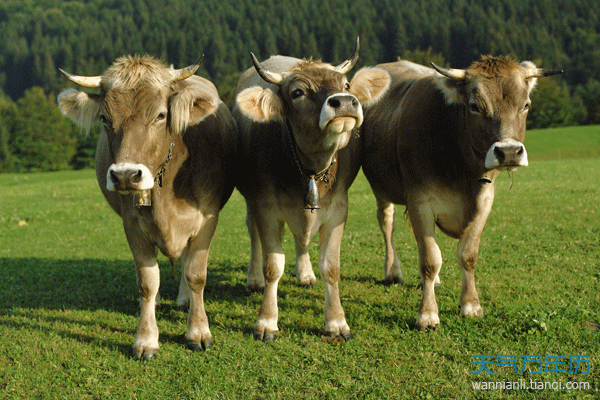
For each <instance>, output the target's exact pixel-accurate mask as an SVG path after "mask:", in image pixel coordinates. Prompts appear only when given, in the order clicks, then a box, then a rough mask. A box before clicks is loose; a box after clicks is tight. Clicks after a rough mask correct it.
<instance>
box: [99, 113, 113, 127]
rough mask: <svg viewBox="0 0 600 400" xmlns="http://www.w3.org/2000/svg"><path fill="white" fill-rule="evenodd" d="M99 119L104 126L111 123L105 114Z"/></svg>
mask: <svg viewBox="0 0 600 400" xmlns="http://www.w3.org/2000/svg"><path fill="white" fill-rule="evenodd" d="M98 118H99V119H100V122H102V123H103V124H104V125H108V124H109V123H110V121H109V120H108V118H107V117H106V115H104V114H100V116H99V117H98Z"/></svg>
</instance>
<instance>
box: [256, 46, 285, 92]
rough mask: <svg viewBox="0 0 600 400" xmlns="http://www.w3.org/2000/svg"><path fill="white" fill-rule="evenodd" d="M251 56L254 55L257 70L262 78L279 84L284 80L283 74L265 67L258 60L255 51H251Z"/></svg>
mask: <svg viewBox="0 0 600 400" xmlns="http://www.w3.org/2000/svg"><path fill="white" fill-rule="evenodd" d="M250 57H252V63H253V64H254V68H255V69H256V72H258V74H259V75H260V77H261V78H263V79H264V80H265V81H267V82H269V83H272V84H274V85H279V84H280V83H281V81H282V80H283V76H281V74H278V73H276V72H271V71H268V70H267V69H265V67H263V66H262V65H261V64H260V62H258V60H257V59H256V56H255V55H254V53H252V52H251V53H250Z"/></svg>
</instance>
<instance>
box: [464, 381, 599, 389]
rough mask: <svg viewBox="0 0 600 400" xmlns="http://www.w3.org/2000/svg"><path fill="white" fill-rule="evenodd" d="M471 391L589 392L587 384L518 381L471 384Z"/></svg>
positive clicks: (589, 387) (588, 384)
mask: <svg viewBox="0 0 600 400" xmlns="http://www.w3.org/2000/svg"><path fill="white" fill-rule="evenodd" d="M471 386H472V387H473V390H590V389H591V388H592V387H591V385H590V383H589V382H560V381H558V382H547V381H546V382H545V381H534V380H526V379H519V380H517V381H495V382H494V381H483V382H471Z"/></svg>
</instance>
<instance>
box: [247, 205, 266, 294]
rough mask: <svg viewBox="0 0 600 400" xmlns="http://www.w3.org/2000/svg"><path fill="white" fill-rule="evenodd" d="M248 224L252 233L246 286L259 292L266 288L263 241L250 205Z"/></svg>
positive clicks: (249, 231)
mask: <svg viewBox="0 0 600 400" xmlns="http://www.w3.org/2000/svg"><path fill="white" fill-rule="evenodd" d="M246 210H247V212H246V226H247V227H248V233H249V234H250V263H249V264H248V275H247V277H246V288H247V289H248V290H250V291H251V292H259V291H262V290H263V289H264V288H265V277H264V274H263V259H262V256H261V243H260V235H259V234H258V228H257V227H256V220H255V218H254V216H253V214H252V210H251V209H250V207H246Z"/></svg>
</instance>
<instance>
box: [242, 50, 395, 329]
mask: <svg viewBox="0 0 600 400" xmlns="http://www.w3.org/2000/svg"><path fill="white" fill-rule="evenodd" d="M252 58H253V62H254V68H250V69H249V70H247V71H246V72H245V73H244V74H243V75H242V77H241V78H240V81H239V83H238V88H237V97H236V101H237V103H236V105H235V106H234V108H233V114H234V117H235V118H236V120H237V122H238V127H239V128H240V136H241V144H240V149H239V154H240V160H241V163H242V168H241V170H240V174H239V175H238V178H239V179H238V181H237V183H236V186H237V187H238V189H239V190H240V192H241V193H242V195H243V196H244V197H245V199H246V205H247V211H248V215H247V222H248V229H249V232H250V237H251V242H252V255H251V262H250V266H249V269H248V286H249V287H263V286H264V298H263V302H262V306H261V308H260V312H259V315H258V321H257V322H256V325H255V327H254V337H255V339H257V340H273V339H275V338H276V334H277V332H278V326H277V318H278V308H277V285H278V282H279V279H280V278H281V276H282V274H283V269H284V264H285V257H284V254H283V248H282V235H283V229H284V224H287V225H288V226H289V228H290V229H291V231H292V233H293V235H294V238H295V241H296V250H297V257H298V259H297V261H298V262H297V264H296V274H297V278H298V280H299V282H301V283H302V282H306V283H310V282H314V280H315V277H314V273H313V271H312V267H311V265H310V261H309V260H308V252H307V249H308V245H309V242H310V240H311V238H312V237H313V236H314V235H315V234H316V233H317V232H318V233H319V237H320V253H319V271H320V274H321V277H322V279H323V281H324V284H325V332H326V336H327V337H330V338H335V340H339V339H343V340H347V339H349V338H350V337H351V335H350V327H349V326H348V324H347V322H346V318H345V316H344V311H343V309H342V305H341V302H340V296H339V289H338V281H339V277H340V245H341V239H342V233H343V231H344V226H345V223H346V217H347V211H348V188H349V187H350V184H351V183H352V181H353V180H354V178H355V177H356V174H357V173H358V170H359V167H360V165H359V147H360V143H359V139H358V138H357V136H356V133H355V132H356V128H357V127H359V126H360V125H361V123H362V120H363V111H362V106H361V102H362V103H365V102H371V103H374V102H376V101H377V100H378V99H379V98H380V97H381V95H382V93H383V92H385V90H386V89H387V87H388V84H389V79H390V78H389V75H388V73H387V72H385V71H383V70H380V69H363V70H361V71H359V72H358V73H357V74H356V76H355V77H354V79H353V80H352V82H348V80H347V79H346V76H345V74H346V73H347V72H348V71H349V70H350V69H351V68H352V67H353V66H354V64H355V62H356V60H357V58H358V41H357V48H356V50H355V53H354V55H353V56H352V57H351V58H350V59H349V60H348V61H346V62H344V63H343V64H341V65H339V66H337V67H333V66H332V65H330V64H326V63H323V62H320V61H311V60H299V59H296V58H291V57H283V56H274V57H271V58H269V59H268V60H266V61H265V62H264V63H263V64H262V65H261V64H260V63H259V62H258V60H256V58H254V56H253V55H252ZM261 248H262V259H261Z"/></svg>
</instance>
